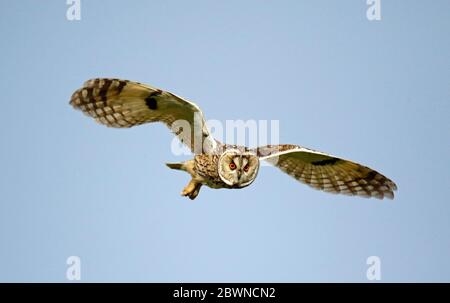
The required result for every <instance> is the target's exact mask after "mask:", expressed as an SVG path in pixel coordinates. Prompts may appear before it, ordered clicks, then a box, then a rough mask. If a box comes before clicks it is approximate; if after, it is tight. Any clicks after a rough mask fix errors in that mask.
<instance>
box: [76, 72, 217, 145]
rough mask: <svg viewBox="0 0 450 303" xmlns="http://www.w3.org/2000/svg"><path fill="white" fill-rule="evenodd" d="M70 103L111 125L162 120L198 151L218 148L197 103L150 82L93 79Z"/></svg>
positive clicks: (128, 125) (184, 141)
mask: <svg viewBox="0 0 450 303" xmlns="http://www.w3.org/2000/svg"><path fill="white" fill-rule="evenodd" d="M70 104H71V105H72V106H73V107H74V108H75V109H79V110H81V111H82V112H83V113H85V114H86V115H88V116H90V117H92V118H94V119H95V120H96V121H97V122H99V123H101V124H104V125H106V126H109V127H119V128H122V127H132V126H136V125H140V124H144V123H150V122H162V123H164V124H165V125H167V126H168V127H169V128H170V129H171V131H172V132H173V133H174V134H175V135H176V136H177V137H178V138H179V139H180V140H181V142H183V143H184V144H186V145H187V146H188V147H189V148H190V149H191V151H192V152H193V153H195V154H200V153H205V152H206V153H208V152H211V150H213V149H215V148H216V143H217V142H216V141H215V140H214V139H213V138H212V136H211V135H210V133H209V130H208V128H207V126H206V123H205V119H204V118H203V113H202V111H201V110H200V108H199V107H198V106H197V105H196V104H194V103H192V102H190V101H188V100H185V99H183V98H181V97H179V96H177V95H175V94H172V93H170V92H167V91H163V90H161V89H158V88H155V87H151V86H149V85H145V84H142V83H139V82H133V81H128V80H119V79H107V78H99V79H92V80H88V81H86V82H85V83H84V85H83V86H82V87H81V88H79V89H78V90H76V91H75V92H74V93H73V95H72V98H71V100H70ZM186 128H190V129H189V130H187V129H186ZM205 149H206V150H205Z"/></svg>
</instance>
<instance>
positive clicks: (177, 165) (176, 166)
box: [166, 163, 184, 170]
mask: <svg viewBox="0 0 450 303" xmlns="http://www.w3.org/2000/svg"><path fill="white" fill-rule="evenodd" d="M166 165H167V166H168V167H169V168H171V169H179V170H184V167H183V163H166Z"/></svg>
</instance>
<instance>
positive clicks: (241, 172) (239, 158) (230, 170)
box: [218, 150, 259, 188]
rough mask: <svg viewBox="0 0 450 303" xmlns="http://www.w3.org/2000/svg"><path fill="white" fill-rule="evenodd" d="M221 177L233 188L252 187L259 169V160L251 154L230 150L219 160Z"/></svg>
mask: <svg viewBox="0 0 450 303" xmlns="http://www.w3.org/2000/svg"><path fill="white" fill-rule="evenodd" d="M218 168H219V176H220V178H221V179H222V181H223V182H225V183H226V184H227V185H229V186H231V187H233V188H242V187H246V186H248V185H250V184H251V183H252V182H253V181H254V180H255V178H256V175H257V174H258V169H259V158H258V157H257V156H256V155H254V154H252V153H249V152H243V153H242V152H240V151H239V150H228V151H226V152H224V154H223V155H222V156H221V157H220V159H219V167H218Z"/></svg>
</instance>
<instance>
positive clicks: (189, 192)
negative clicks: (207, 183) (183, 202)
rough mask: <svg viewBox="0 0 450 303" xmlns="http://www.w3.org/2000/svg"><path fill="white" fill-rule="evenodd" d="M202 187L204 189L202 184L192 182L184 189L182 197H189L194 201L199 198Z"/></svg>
mask: <svg viewBox="0 0 450 303" xmlns="http://www.w3.org/2000/svg"><path fill="white" fill-rule="evenodd" d="M200 187H202V184H201V183H198V182H196V181H194V180H191V181H190V182H189V184H188V185H187V186H186V187H185V188H184V189H183V191H182V192H181V195H182V196H184V197H189V199H191V200H194V199H195V198H196V197H197V196H198V193H199V192H200Z"/></svg>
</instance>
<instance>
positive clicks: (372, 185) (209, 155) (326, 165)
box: [70, 79, 397, 199]
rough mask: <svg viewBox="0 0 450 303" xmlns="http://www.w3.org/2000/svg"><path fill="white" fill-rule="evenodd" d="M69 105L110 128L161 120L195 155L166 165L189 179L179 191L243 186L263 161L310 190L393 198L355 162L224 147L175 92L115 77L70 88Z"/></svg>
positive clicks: (385, 182) (278, 149)
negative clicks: (76, 88) (205, 187)
mask: <svg viewBox="0 0 450 303" xmlns="http://www.w3.org/2000/svg"><path fill="white" fill-rule="evenodd" d="M70 104H71V105H72V106H73V107H74V108H75V109H79V110H81V111H82V112H83V113H85V114H86V115H88V116H90V117H92V118H94V119H95V120H96V121H97V122H99V123H101V124H104V125H106V126H109V127H120V128H122V127H132V126H135V125H140V124H144V123H150V122H163V123H164V124H165V125H167V126H168V127H169V128H170V130H171V131H172V132H173V133H174V134H175V135H176V136H177V137H178V138H179V139H180V140H181V142H183V143H184V144H186V145H187V146H188V147H189V148H190V149H191V151H192V152H193V153H194V155H195V156H194V158H193V159H192V160H189V161H186V162H183V163H170V164H167V165H168V166H169V167H170V168H172V169H178V170H184V171H186V172H188V173H189V174H190V175H191V177H192V179H191V181H190V182H189V184H188V185H187V186H186V187H185V188H184V190H183V192H182V195H184V196H188V197H189V198H190V199H195V197H197V195H198V193H199V191H200V188H201V186H202V185H206V186H208V187H211V188H243V187H246V186H248V185H250V184H251V183H252V182H253V181H254V179H255V178H256V176H257V173H258V170H259V161H260V160H265V161H268V162H270V163H271V164H273V165H275V166H276V167H278V168H280V169H281V170H282V171H283V172H285V173H287V174H289V175H290V176H292V177H294V178H295V179H297V180H298V181H300V182H302V183H305V184H307V185H309V186H311V187H313V188H315V189H319V190H323V191H326V192H331V193H341V194H347V195H357V196H362V197H375V198H378V199H382V198H385V197H386V198H390V199H392V198H393V197H394V191H395V190H396V189H397V186H396V185H395V183H394V182H393V181H391V180H390V179H388V178H387V177H385V176H383V175H382V174H380V173H378V172H377V171H375V170H372V169H370V168H368V167H366V166H363V165H360V164H358V163H355V162H352V161H349V160H345V159H341V158H338V157H334V156H331V155H327V154H325V153H322V152H318V151H314V150H311V149H307V148H304V147H301V146H298V145H292V144H281V145H268V146H263V147H259V148H257V149H249V148H247V147H244V146H236V145H228V144H223V143H221V142H218V141H216V140H215V139H214V138H212V136H211V135H210V134H209V131H208V128H207V127H206V123H205V120H204V118H203V113H202V112H201V110H200V108H199V107H198V106H197V105H195V104H194V103H192V102H189V101H187V100H185V99H183V98H181V97H179V96H177V95H175V94H172V93H170V92H167V91H163V90H161V89H158V88H154V87H151V86H149V85H145V84H141V83H138V82H132V81H128V80H119V79H93V80H89V81H87V82H85V83H84V85H83V87H81V88H80V89H78V90H77V91H75V92H74V93H73V95H72V98H71V100H70Z"/></svg>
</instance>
